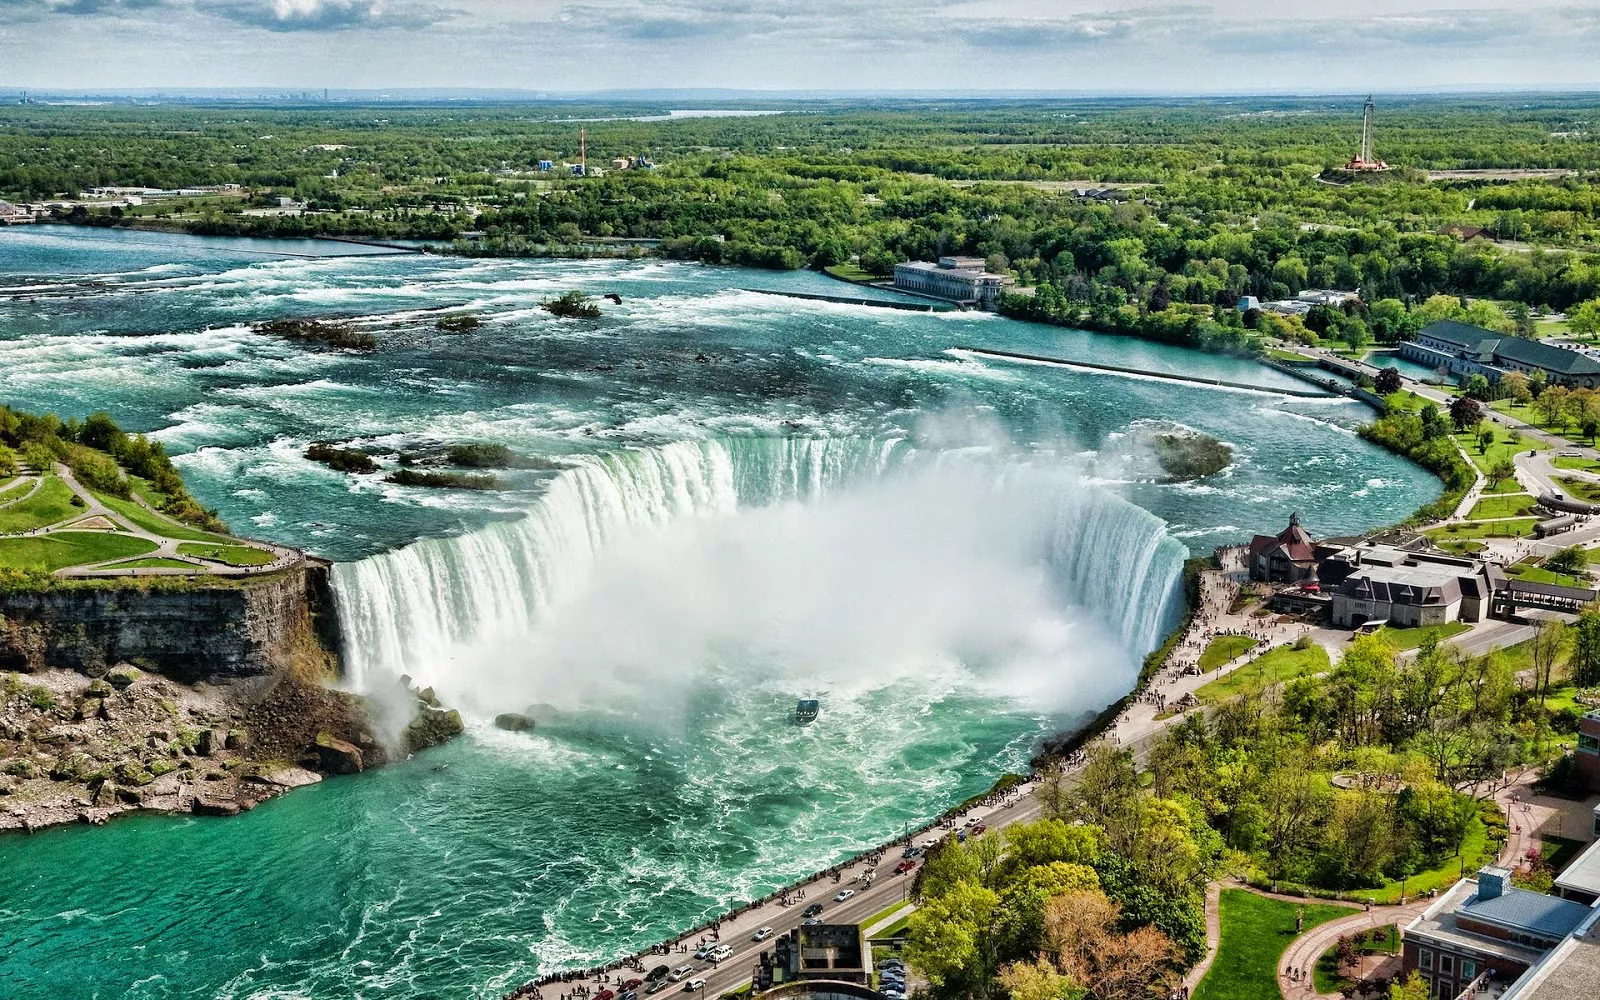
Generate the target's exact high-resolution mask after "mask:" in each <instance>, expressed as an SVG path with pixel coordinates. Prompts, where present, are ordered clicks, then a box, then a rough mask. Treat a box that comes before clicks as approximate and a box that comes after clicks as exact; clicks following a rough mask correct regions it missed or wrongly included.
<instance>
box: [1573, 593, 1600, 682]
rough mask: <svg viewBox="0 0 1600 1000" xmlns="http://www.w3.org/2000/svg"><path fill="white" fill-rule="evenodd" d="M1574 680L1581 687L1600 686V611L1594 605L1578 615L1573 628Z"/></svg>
mask: <svg viewBox="0 0 1600 1000" xmlns="http://www.w3.org/2000/svg"><path fill="white" fill-rule="evenodd" d="M1572 680H1573V683H1575V684H1577V685H1578V686H1580V687H1590V686H1592V685H1594V684H1600V609H1597V608H1596V607H1595V606H1594V605H1590V606H1589V607H1587V608H1584V609H1583V610H1582V611H1581V612H1579V613H1578V621H1577V624H1576V625H1574V626H1573V628H1572Z"/></svg>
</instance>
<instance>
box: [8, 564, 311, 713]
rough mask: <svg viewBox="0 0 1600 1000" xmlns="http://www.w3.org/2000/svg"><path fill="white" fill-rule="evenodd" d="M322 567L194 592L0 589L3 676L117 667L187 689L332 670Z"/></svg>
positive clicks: (156, 584) (177, 587)
mask: <svg viewBox="0 0 1600 1000" xmlns="http://www.w3.org/2000/svg"><path fill="white" fill-rule="evenodd" d="M328 586H329V584H328V564H326V563H323V562H321V561H317V560H309V559H308V560H306V561H305V562H303V563H302V564H301V566H300V567H298V568H293V569H289V570H286V571H284V572H281V573H273V574H268V575H263V576H260V577H250V578H246V579H244V580H241V581H238V582H232V581H229V582H219V583H218V584H217V585H211V586H196V585H193V584H187V583H181V582H170V581H168V580H155V579H147V580H145V581H140V582H131V581H130V583H129V584H128V585H125V586H112V585H109V583H108V582H106V581H95V583H94V584H93V585H91V586H72V585H64V586H61V587H57V588H51V589H48V590H15V591H5V592H0V670H15V671H24V672H31V671H36V670H41V669H44V668H45V667H65V668H68V669H71V670H76V671H79V672H81V673H85V674H88V675H90V676H92V677H98V676H100V675H102V674H104V673H105V672H107V671H108V670H110V669H111V667H112V666H113V665H115V664H117V663H122V662H128V663H132V664H134V665H136V666H138V667H140V668H142V669H144V670H146V671H149V672H151V673H157V674H162V675H164V676H166V677H170V678H172V679H173V680H177V681H181V682H184V683H192V682H195V681H199V680H228V679H235V678H243V677H254V676H263V675H268V674H282V673H290V674H293V675H294V676H297V677H299V678H301V679H304V680H315V679H321V678H326V677H328V676H330V675H331V674H332V673H334V672H335V670H336V663H335V660H334V659H333V655H332V654H331V653H330V652H329V651H330V650H336V649H338V648H339V634H338V619H337V618H336V616H335V614H334V612H333V602H332V599H331V596H330V594H329V591H328Z"/></svg>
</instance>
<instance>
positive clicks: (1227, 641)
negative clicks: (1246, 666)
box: [1200, 635, 1260, 673]
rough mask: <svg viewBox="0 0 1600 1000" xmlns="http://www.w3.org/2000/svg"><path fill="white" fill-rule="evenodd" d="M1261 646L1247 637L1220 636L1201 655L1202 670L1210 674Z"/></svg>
mask: <svg viewBox="0 0 1600 1000" xmlns="http://www.w3.org/2000/svg"><path fill="white" fill-rule="evenodd" d="M1259 645H1260V643H1259V642H1258V641H1256V640H1255V639H1252V638H1250V637H1249V636H1247V635H1219V636H1217V637H1216V638H1215V639H1212V640H1211V643H1210V644H1209V645H1208V646H1206V648H1205V651H1204V652H1203V653H1201V654H1200V669H1201V671H1202V672H1204V673H1210V672H1211V671H1213V670H1215V669H1217V668H1218V667H1220V666H1222V665H1223V664H1224V663H1227V662H1228V661H1229V660H1232V659H1234V658H1235V657H1238V656H1242V655H1243V654H1245V653H1248V652H1250V650H1252V649H1255V648H1256V647H1257V646H1259Z"/></svg>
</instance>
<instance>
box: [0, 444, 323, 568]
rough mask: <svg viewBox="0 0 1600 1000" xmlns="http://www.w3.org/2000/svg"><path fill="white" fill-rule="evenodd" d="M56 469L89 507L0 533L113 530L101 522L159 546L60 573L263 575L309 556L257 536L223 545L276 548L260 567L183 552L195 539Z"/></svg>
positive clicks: (144, 505) (36, 487)
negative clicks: (140, 517)
mask: <svg viewBox="0 0 1600 1000" xmlns="http://www.w3.org/2000/svg"><path fill="white" fill-rule="evenodd" d="M54 471H55V474H56V476H57V477H59V478H60V480H61V481H62V482H63V483H64V484H66V486H67V488H68V489H70V490H71V491H72V493H73V495H74V496H76V497H77V498H78V500H79V501H80V502H81V503H82V504H83V508H82V509H81V510H78V511H75V512H74V513H73V514H72V516H71V517H68V518H66V519H64V520H61V521H57V522H56V523H55V524H51V525H46V526H44V527H42V528H35V529H33V530H32V531H28V532H24V533H22V534H19V535H10V536H0V537H12V538H36V537H40V536H48V535H53V534H57V533H59V532H63V531H83V530H90V531H93V530H102V531H103V530H107V529H106V528H104V527H101V526H100V525H109V526H110V528H111V529H112V530H115V531H117V532H118V533H120V534H124V535H129V536H132V537H134V538H142V539H144V540H145V541H147V542H150V543H151V544H153V545H155V549H154V550H152V551H150V552H146V553H143V554H142V555H138V556H128V557H121V559H113V560H107V561H105V562H99V563H90V564H86V565H81V566H68V567H66V568H64V569H59V570H56V574H55V575H57V576H71V577H85V576H190V575H193V574H194V573H195V572H197V571H198V572H205V573H207V574H210V575H212V576H252V575H256V574H260V573H273V572H276V571H278V570H281V569H285V568H287V567H289V566H292V565H294V564H295V563H296V562H298V561H300V560H301V559H303V558H304V554H303V553H301V552H300V551H299V550H297V549H291V548H287V547H285V546H281V545H273V544H271V543H268V542H257V541H254V540H248V541H247V540H244V539H234V540H232V541H230V542H227V543H224V542H218V543H217V544H219V545H221V544H248V545H250V546H251V547H254V548H260V549H264V550H266V551H268V552H271V553H272V554H273V559H272V561H271V562H270V563H263V564H262V565H259V566H233V565H229V564H228V563H224V562H218V561H216V560H211V559H204V558H201V557H199V556H193V555H188V554H185V553H183V552H180V551H179V550H178V547H179V546H180V545H183V544H186V543H187V542H189V541H192V540H191V539H183V538H172V537H169V536H167V535H161V534H157V533H156V532H153V531H150V530H148V529H146V528H144V527H141V526H140V525H139V524H137V523H136V522H134V521H133V520H131V519H130V518H128V517H127V516H126V515H124V514H122V513H121V512H119V511H117V510H114V509H112V508H111V507H108V506H107V505H106V504H105V503H103V502H102V501H101V500H100V498H99V497H97V496H95V494H94V493H92V492H91V491H89V490H87V489H85V488H84V486H83V484H81V483H79V482H78V480H77V477H76V476H74V475H73V474H72V470H71V469H69V468H68V467H67V466H65V465H61V464H57V465H56V466H55V469H54ZM45 481H46V480H45V477H44V476H42V475H41V476H39V477H38V481H37V482H36V483H35V484H34V487H33V489H32V490H30V491H29V492H28V496H27V497H19V498H17V500H15V501H10V502H8V503H6V504H4V505H0V506H4V507H9V506H11V504H12V503H20V502H21V501H23V500H26V499H28V497H31V496H33V495H34V494H35V493H37V492H38V491H39V490H40V489H42V488H43V487H44V483H45ZM134 502H135V503H137V504H138V505H139V506H140V507H142V508H143V509H144V510H145V511H146V512H148V513H149V514H150V516H151V517H152V518H153V519H155V520H156V521H158V522H164V521H170V522H171V523H172V525H173V528H174V529H176V530H184V531H193V530H194V529H192V528H188V527H186V526H184V525H182V524H179V523H178V522H177V521H173V520H172V519H171V518H169V517H167V516H166V515H165V514H162V513H161V512H160V511H158V510H155V509H154V508H152V507H151V506H150V505H149V504H148V503H146V502H145V501H144V499H143V498H142V497H139V496H137V495H135V496H134ZM91 521H98V522H99V524H95V525H93V526H90V525H88V524H86V522H91ZM126 559H170V560H173V561H175V562H181V563H188V564H189V565H190V566H192V567H194V568H193V569H179V568H177V567H140V568H127V567H123V566H118V565H117V563H118V562H119V561H124V560H126Z"/></svg>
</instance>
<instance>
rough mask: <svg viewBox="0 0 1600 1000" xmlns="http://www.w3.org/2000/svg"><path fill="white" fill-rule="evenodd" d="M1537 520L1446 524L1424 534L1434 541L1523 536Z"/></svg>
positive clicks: (1517, 519) (1529, 531)
mask: <svg viewBox="0 0 1600 1000" xmlns="http://www.w3.org/2000/svg"><path fill="white" fill-rule="evenodd" d="M1538 520H1539V519H1538V518H1536V517H1523V518H1515V519H1513V520H1510V521H1479V522H1478V523H1476V524H1447V525H1445V526H1444V527H1442V528H1434V529H1432V530H1431V531H1428V532H1425V534H1427V536H1428V537H1429V538H1431V539H1433V540H1434V542H1435V543H1440V542H1443V541H1445V540H1464V539H1468V538H1523V537H1526V536H1528V535H1531V534H1533V526H1534V525H1535V524H1536V523H1538Z"/></svg>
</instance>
